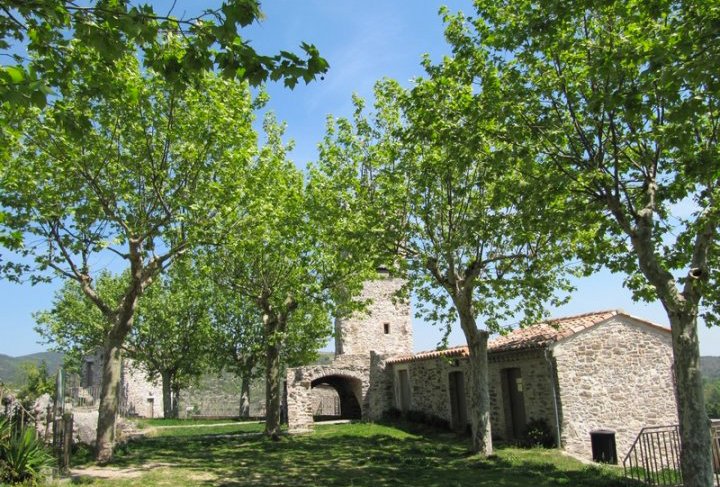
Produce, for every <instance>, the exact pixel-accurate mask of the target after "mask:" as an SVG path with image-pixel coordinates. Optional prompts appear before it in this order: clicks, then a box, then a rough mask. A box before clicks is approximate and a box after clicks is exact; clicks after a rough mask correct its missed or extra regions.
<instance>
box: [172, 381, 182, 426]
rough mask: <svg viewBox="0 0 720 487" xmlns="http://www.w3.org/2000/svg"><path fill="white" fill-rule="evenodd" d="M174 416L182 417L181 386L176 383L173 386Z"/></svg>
mask: <svg viewBox="0 0 720 487" xmlns="http://www.w3.org/2000/svg"><path fill="white" fill-rule="evenodd" d="M172 417H173V418H179V417H180V386H179V385H178V384H175V383H173V386H172Z"/></svg>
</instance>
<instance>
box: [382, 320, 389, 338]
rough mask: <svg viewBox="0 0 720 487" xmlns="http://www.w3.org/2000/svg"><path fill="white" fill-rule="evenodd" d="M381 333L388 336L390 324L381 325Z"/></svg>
mask: <svg viewBox="0 0 720 487" xmlns="http://www.w3.org/2000/svg"><path fill="white" fill-rule="evenodd" d="M383 331H384V332H385V334H386V335H389V334H390V323H383Z"/></svg>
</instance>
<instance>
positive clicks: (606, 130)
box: [447, 0, 720, 487]
mask: <svg viewBox="0 0 720 487" xmlns="http://www.w3.org/2000/svg"><path fill="white" fill-rule="evenodd" d="M475 7H476V10H477V14H476V15H475V16H474V17H470V18H468V17H463V16H460V15H457V16H448V17H447V19H448V21H449V27H448V30H447V35H448V38H449V40H450V42H451V44H452V47H453V52H454V54H455V57H456V59H458V60H461V61H459V62H463V63H465V66H466V71H467V75H469V76H472V77H473V78H474V80H475V82H476V83H477V84H478V85H482V86H484V85H485V81H484V79H485V78H486V76H485V73H486V72H487V68H486V65H487V64H488V61H489V62H490V63H491V64H492V66H493V72H494V73H496V75H497V76H499V77H500V79H501V83H500V86H501V91H502V93H503V96H502V100H503V101H504V105H505V111H506V114H507V117H508V118H507V120H506V123H507V124H508V126H509V127H511V130H510V132H509V133H511V134H514V135H515V136H516V137H515V141H514V142H513V143H514V144H515V145H517V146H518V147H525V148H527V149H528V150H530V151H532V152H535V153H536V156H535V157H536V160H537V161H538V162H539V163H541V164H542V165H543V166H544V167H545V168H546V170H547V171H548V172H551V173H553V174H554V175H555V177H556V178H558V179H562V180H563V181H565V184H566V188H567V189H568V190H570V196H569V197H568V199H567V203H568V204H571V205H572V206H573V207H574V214H575V219H576V221H578V222H579V224H578V225H577V228H578V229H579V230H581V231H580V232H578V234H577V241H578V243H580V244H581V247H580V252H579V256H580V257H581V258H582V259H583V260H584V261H585V262H586V263H587V264H588V265H590V266H593V267H599V266H606V267H607V268H609V269H610V270H612V271H614V272H619V273H622V274H624V275H625V276H626V279H625V285H626V286H627V287H628V288H629V289H630V290H631V291H632V293H633V296H634V297H635V298H636V299H642V300H647V301H650V300H657V301H659V302H660V303H661V304H662V306H663V308H664V309H665V311H666V313H667V316H668V320H669V322H670V327H671V329H672V343H673V355H674V367H673V370H674V376H675V383H676V397H677V401H678V413H679V419H680V436H681V443H682V449H681V469H682V475H683V481H684V484H685V485H687V486H693V487H694V486H703V487H707V486H709V485H712V482H713V481H712V464H711V441H710V432H709V428H708V420H707V416H706V413H705V409H704V406H703V395H702V378H701V375H700V367H699V341H698V333H697V326H698V318H699V317H703V318H704V319H705V323H706V324H708V325H715V324H717V322H718V316H719V314H718V311H719V308H718V303H720V299H718V298H720V296H719V295H718V289H720V286H718V272H717V270H718V267H719V264H720V260H719V255H720V252H719V250H720V245H718V228H719V226H720V205H719V203H718V200H719V198H720V172H719V168H720V164H718V143H717V142H718V127H719V126H720V125H719V122H720V111H719V110H720V109H719V108H718V107H720V98H719V94H720V91H719V88H720V83H719V82H718V74H717V69H715V67H716V66H717V63H718V61H719V60H720V35H719V34H718V30H717V23H718V20H719V17H718V16H719V15H720V13H719V11H718V9H717V6H716V5H715V4H714V3H713V2H705V1H700V2H675V1H670V2H629V3H628V2H614V1H611V2H604V3H592V2H590V3H588V2H575V3H567V4H560V3H551V4H547V5H543V8H542V9H537V8H536V6H535V5H534V4H533V3H532V2H526V1H521V2H514V1H513V2H505V1H502V2H495V1H492V2H490V1H484V0H483V1H478V2H476V3H475Z"/></svg>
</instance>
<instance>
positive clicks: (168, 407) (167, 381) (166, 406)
mask: <svg viewBox="0 0 720 487" xmlns="http://www.w3.org/2000/svg"><path fill="white" fill-rule="evenodd" d="M160 380H161V381H162V395H163V417H164V418H172V417H173V407H172V377H171V375H170V372H168V371H163V372H161V373H160Z"/></svg>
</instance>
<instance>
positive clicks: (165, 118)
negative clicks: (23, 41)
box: [0, 43, 256, 461]
mask: <svg viewBox="0 0 720 487" xmlns="http://www.w3.org/2000/svg"><path fill="white" fill-rule="evenodd" d="M68 50H69V51H70V52H71V53H72V59H73V64H72V71H73V79H74V81H73V84H72V85H71V86H70V87H69V88H68V91H66V92H65V93H64V94H63V96H62V99H61V100H58V101H56V102H55V103H53V104H52V105H49V106H46V107H45V108H43V109H40V108H34V109H33V110H34V112H35V113H34V114H33V116H31V117H27V118H26V119H24V120H23V122H22V124H21V125H19V129H20V130H21V132H22V137H21V139H18V141H17V144H15V145H13V150H12V152H11V153H10V154H8V156H7V157H6V158H5V159H4V160H3V166H4V174H3V177H2V179H0V185H1V187H0V205H2V207H3V212H4V215H3V218H2V219H0V225H2V229H3V230H2V232H3V233H5V234H11V233H12V234H14V235H16V236H20V237H22V240H23V242H22V245H21V246H18V247H16V248H15V249H14V250H15V251H16V252H17V254H19V257H18V259H16V260H17V261H18V262H19V263H21V264H22V265H25V266H27V267H29V270H30V271H31V272H32V274H31V275H32V276H33V277H34V278H35V279H49V278H52V277H54V276H61V277H63V278H66V279H71V280H74V281H76V282H77V283H78V285H79V286H80V288H81V289H82V291H83V293H84V294H85V296H87V298H88V299H89V300H90V301H92V302H93V304H94V305H95V306H97V308H98V309H99V310H100V312H101V313H102V315H103V317H104V318H105V319H106V320H107V322H108V324H109V325H110V326H109V327H108V328H107V329H106V330H105V331H106V333H105V335H104V336H103V343H102V348H103V353H104V357H105V360H104V366H103V370H102V386H101V392H100V410H99V418H98V433H97V458H98V460H101V461H106V460H108V459H109V458H110V457H111V456H112V450H113V445H114V423H115V417H116V415H117V407H118V384H119V379H120V352H121V349H122V346H123V343H124V341H125V338H126V337H127V335H128V334H129V332H130V331H131V330H132V328H133V321H134V317H135V312H136V309H137V304H138V299H139V297H140V296H141V295H142V294H143V292H144V291H145V289H146V288H147V287H148V286H149V285H150V284H151V282H152V281H153V280H154V279H155V278H156V277H157V276H158V275H159V274H160V273H162V272H163V271H164V270H165V269H167V268H168V266H170V264H171V263H172V262H173V261H174V260H175V259H176V258H177V257H178V256H180V255H182V254H183V253H185V252H187V250H188V249H190V248H191V247H192V246H193V245H194V244H195V243H196V242H197V241H198V240H199V239H204V238H205V237H203V236H202V235H204V233H205V232H206V231H209V230H211V229H213V228H217V227H218V226H219V225H218V224H219V222H220V221H222V218H223V215H225V214H227V212H228V208H234V204H235V202H236V195H237V193H238V191H239V188H240V186H241V183H242V173H243V169H244V167H245V166H246V164H247V162H248V161H249V159H250V157H251V155H252V153H253V151H254V150H255V148H256V135H255V133H254V131H253V129H252V127H251V123H252V119H253V115H252V104H251V101H250V95H249V90H248V88H247V85H245V84H241V83H237V82H235V81H228V80H224V79H222V78H219V77H217V76H215V75H213V74H210V73H207V74H203V75H202V76H198V78H197V79H196V80H195V81H194V85H193V86H189V87H178V86H177V85H176V84H174V83H171V82H168V81H167V80H166V79H165V78H164V77H163V76H159V75H157V74H156V73H154V72H153V71H151V70H143V69H142V68H141V66H140V63H139V61H138V60H137V58H136V57H134V56H126V57H123V58H120V59H118V60H116V61H115V62H114V64H113V65H106V64H104V62H102V61H101V60H100V59H99V58H98V56H97V54H96V52H95V51H94V50H92V49H86V48H85V47H83V46H81V45H79V44H77V43H74V44H72V45H71V46H70V47H69V48H68ZM6 255H10V256H11V257H12V255H11V254H6ZM110 263H112V265H116V266H118V267H119V268H121V267H122V266H125V269H126V271H125V272H124V273H123V274H122V275H123V286H122V291H121V292H120V293H119V294H118V295H116V296H113V297H112V298H107V297H104V296H102V295H101V294H100V293H98V290H97V289H96V286H95V279H96V278H97V276H98V272H99V271H100V270H102V269H103V268H105V267H106V266H108V265H109V264H110Z"/></svg>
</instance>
